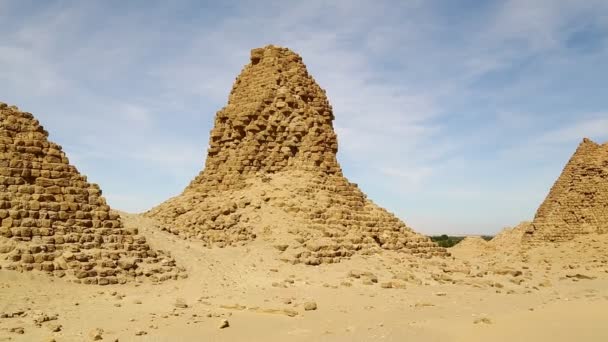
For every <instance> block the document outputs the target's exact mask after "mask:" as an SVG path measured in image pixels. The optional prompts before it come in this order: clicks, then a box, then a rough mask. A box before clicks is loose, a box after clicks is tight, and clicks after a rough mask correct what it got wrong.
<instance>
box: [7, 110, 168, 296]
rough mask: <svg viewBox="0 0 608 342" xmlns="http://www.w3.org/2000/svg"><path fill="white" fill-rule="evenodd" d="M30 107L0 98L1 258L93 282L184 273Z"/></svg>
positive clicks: (13, 265) (12, 266)
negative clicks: (117, 208) (127, 224)
mask: <svg viewBox="0 0 608 342" xmlns="http://www.w3.org/2000/svg"><path fill="white" fill-rule="evenodd" d="M47 138H48V133H47V132H46V131H45V130H44V128H43V127H42V126H41V125H40V124H39V122H38V120H36V119H35V118H34V116H33V115H32V114H30V113H25V112H21V111H19V109H18V108H17V107H15V106H11V107H9V106H7V105H6V104H4V103H0V265H2V267H3V268H4V269H9V270H16V271H31V270H39V271H44V272H48V273H49V274H53V275H56V276H59V277H63V276H67V278H68V279H72V280H73V281H75V282H81V283H86V284H99V285H107V284H116V283H124V282H127V281H128V280H135V279H137V278H149V279H151V280H154V281H160V280H166V279H169V278H177V276H178V272H179V270H178V269H177V268H176V267H175V264H174V261H173V260H172V259H171V258H170V256H169V255H167V254H164V253H162V252H159V251H155V250H152V249H151V248H150V246H149V245H148V244H147V243H146V239H145V238H144V237H143V236H140V235H138V232H137V229H126V228H124V227H123V225H122V222H121V220H120V217H119V215H118V214H116V213H115V212H111V211H110V207H109V206H108V205H107V204H106V201H105V199H104V198H103V197H102V196H101V190H100V189H99V186H98V185H97V184H91V183H88V182H87V178H86V177H85V176H83V175H81V174H80V173H79V172H78V170H77V169H76V168H75V167H74V166H72V165H70V164H69V161H68V158H67V157H66V155H65V153H64V152H63V151H62V149H61V146H59V145H57V144H55V143H52V142H49V141H48V140H47Z"/></svg>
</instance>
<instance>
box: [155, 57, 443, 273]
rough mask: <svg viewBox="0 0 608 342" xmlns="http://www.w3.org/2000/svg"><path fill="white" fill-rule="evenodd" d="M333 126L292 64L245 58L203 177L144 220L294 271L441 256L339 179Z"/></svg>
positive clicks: (319, 97) (302, 70) (315, 91)
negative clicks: (250, 246)
mask: <svg viewBox="0 0 608 342" xmlns="http://www.w3.org/2000/svg"><path fill="white" fill-rule="evenodd" d="M333 119H334V115H333V112H332V107H331V106H330V104H329V102H328V100H327V97H326V96H325V91H324V90H323V89H321V88H320V87H319V86H318V85H317V83H316V82H315V80H314V79H313V78H312V77H311V76H310V75H309V74H308V72H307V70H306V66H305V65H304V64H303V63H302V58H301V57H300V56H299V55H297V54H296V53H294V52H292V51H290V50H289V49H286V48H281V47H276V46H272V45H269V46H266V47H264V48H259V49H254V50H252V51H251V62H250V63H249V64H248V65H246V66H245V68H244V69H243V70H242V72H241V74H240V75H239V77H238V78H237V79H236V82H235V83H234V86H233V88H232V91H231V92H230V97H229V99H228V105H227V106H226V107H224V108H222V109H221V110H220V111H219V112H217V114H216V117H215V126H214V128H213V129H212V131H211V136H210V140H209V149H208V153H207V160H206V163H205V168H204V170H203V171H202V172H201V173H200V174H199V175H198V176H197V177H196V178H195V179H194V180H193V181H192V182H191V183H190V185H189V186H188V187H187V188H186V189H185V190H184V192H183V193H182V194H181V195H180V196H177V197H175V198H172V199H170V200H168V201H166V202H165V203H162V204H161V205H159V206H158V207H156V208H154V209H152V210H150V211H149V212H147V213H146V215H147V216H150V217H153V218H155V219H157V220H158V221H160V222H162V223H164V224H165V229H166V230H169V231H171V232H173V233H174V234H177V235H180V236H182V237H184V238H195V239H199V240H201V241H202V242H203V243H204V244H206V245H209V246H211V245H218V246H227V245H238V244H244V243H247V242H250V241H252V240H257V239H262V240H265V241H273V242H274V243H275V246H276V247H277V249H279V250H280V251H282V254H281V258H282V259H283V260H285V261H289V262H292V263H305V264H313V265H316V264H320V263H333V262H338V261H340V260H341V259H342V258H348V257H350V256H352V255H353V254H355V253H362V254H369V253H373V252H377V251H379V250H382V249H388V250H397V251H402V252H406V253H412V254H420V255H423V256H432V255H445V254H446V252H445V249H443V248H440V247H438V246H437V245H435V244H434V243H433V242H431V241H430V240H429V239H428V238H427V237H425V236H422V235H419V234H417V233H415V232H413V231H412V230H411V229H410V228H409V227H407V226H406V225H405V224H404V223H403V222H402V221H400V220H399V219H398V218H396V217H395V216H394V215H392V214H390V213H389V212H387V211H386V210H384V209H382V208H380V207H378V206H376V205H375V204H373V203H372V202H371V201H369V200H368V199H367V198H366V196H365V195H364V194H363V193H362V192H361V191H360V190H359V189H358V188H357V186H356V184H353V183H350V182H348V180H347V179H346V178H345V177H344V176H343V175H342V171H341V168H340V165H339V164H338V162H337V160H336V153H337V151H338V143H337V137H336V134H335V132H334V129H333V125H332V121H333Z"/></svg>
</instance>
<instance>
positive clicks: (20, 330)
mask: <svg viewBox="0 0 608 342" xmlns="http://www.w3.org/2000/svg"><path fill="white" fill-rule="evenodd" d="M9 332H12V333H14V334H19V335H23V334H25V329H23V327H15V328H11V329H10V330H9Z"/></svg>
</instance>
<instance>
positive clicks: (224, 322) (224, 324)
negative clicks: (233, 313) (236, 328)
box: [218, 319, 230, 329]
mask: <svg viewBox="0 0 608 342" xmlns="http://www.w3.org/2000/svg"><path fill="white" fill-rule="evenodd" d="M228 327H230V322H228V320H227V319H223V320H222V321H221V322H220V325H219V327H218V328H219V329H226V328H228Z"/></svg>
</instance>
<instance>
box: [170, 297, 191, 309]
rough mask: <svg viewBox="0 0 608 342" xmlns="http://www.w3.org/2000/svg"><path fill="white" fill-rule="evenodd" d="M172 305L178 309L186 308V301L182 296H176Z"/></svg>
mask: <svg viewBox="0 0 608 342" xmlns="http://www.w3.org/2000/svg"><path fill="white" fill-rule="evenodd" d="M173 305H174V306H175V307H176V308H178V309H187V308H188V304H186V301H185V300H184V299H182V298H177V299H176V300H175V304H173Z"/></svg>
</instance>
